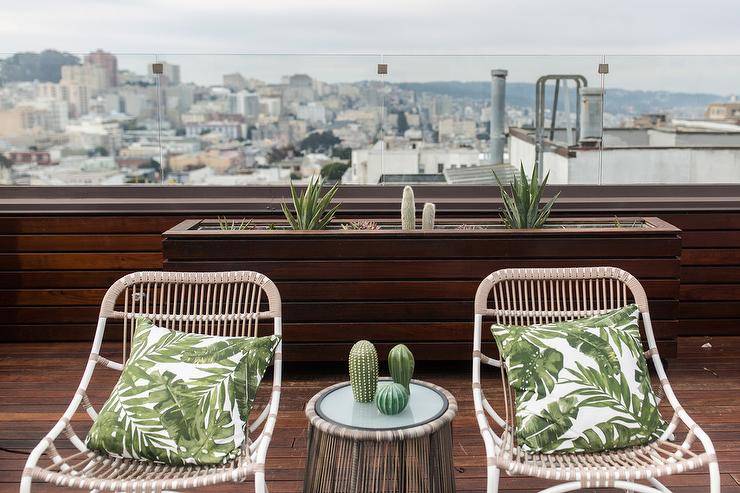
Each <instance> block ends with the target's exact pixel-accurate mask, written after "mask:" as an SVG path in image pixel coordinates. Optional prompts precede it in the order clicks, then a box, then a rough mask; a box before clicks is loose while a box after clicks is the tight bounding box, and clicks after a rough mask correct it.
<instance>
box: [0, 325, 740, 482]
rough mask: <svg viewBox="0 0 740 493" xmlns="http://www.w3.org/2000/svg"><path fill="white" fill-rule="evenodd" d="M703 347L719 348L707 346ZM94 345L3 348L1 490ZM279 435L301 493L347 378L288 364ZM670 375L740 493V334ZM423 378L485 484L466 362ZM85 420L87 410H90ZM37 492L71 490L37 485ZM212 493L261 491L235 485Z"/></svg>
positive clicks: (698, 352) (97, 388) (683, 360)
mask: <svg viewBox="0 0 740 493" xmlns="http://www.w3.org/2000/svg"><path fill="white" fill-rule="evenodd" d="M705 342H710V343H711V344H712V346H713V347H712V348H711V349H701V348H700V347H701V345H702V344H704V343H705ZM88 351H89V345H88V344H85V343H22V344H21V343H18V344H0V493H6V492H14V491H18V480H19V477H20V471H21V469H22V467H23V464H24V462H25V458H26V457H25V453H26V452H28V451H29V450H30V449H31V448H32V447H33V446H34V445H35V444H36V443H37V442H38V440H39V439H40V438H41V437H42V436H43V435H44V434H45V433H46V432H47V431H48V430H49V429H50V427H51V426H52V424H53V423H54V421H55V420H56V419H57V418H58V417H59V416H60V415H61V413H62V412H63V411H64V409H65V408H66V406H67V403H68V402H69V400H70V399H71V397H72V395H73V393H74V390H75V389H76V387H77V384H78V380H79V377H80V376H81V374H82V369H83V367H84V364H85V361H86V359H87V354H88ZM110 354H113V355H115V350H114V351H113V352H112V353H110ZM284 373H285V378H284V381H283V395H282V399H281V406H280V415H279V416H280V417H279V419H278V425H277V432H276V433H275V437H274V439H273V443H272V445H271V447H270V453H269V455H268V485H269V487H270V491H271V492H273V493H281V492H286V493H287V492H298V491H301V487H302V479H303V467H304V459H305V454H306V420H305V417H304V414H303V407H304V405H305V404H306V401H307V400H308V399H310V398H311V396H312V395H313V394H314V393H316V392H317V391H319V390H320V389H321V388H323V387H325V386H328V385H330V384H332V383H335V382H337V381H340V380H345V379H346V376H345V372H344V369H343V368H341V367H339V366H316V365H313V366H305V365H297V364H294V365H290V364H289V365H287V366H286V368H285V372H284ZM668 374H669V378H670V380H671V382H672V383H673V386H674V389H675V390H676V393H677V395H678V397H679V399H681V401H682V403H683V405H684V407H685V408H686V410H687V411H688V412H689V413H690V414H691V415H692V416H693V417H694V419H695V420H696V421H697V422H699V423H700V424H701V425H702V427H703V428H704V429H705V430H706V431H707V432H708V433H709V435H710V436H711V437H712V438H713V440H714V443H715V446H716V448H717V450H718V457H719V461H720V470H721V473H722V491H723V493H740V338H730V337H725V338H681V339H679V345H678V358H677V359H675V360H671V361H670V365H669V368H668ZM117 375H118V373H117V372H114V371H111V370H106V369H102V368H101V369H98V370H97V371H96V376H95V377H94V379H93V383H92V384H91V389H93V390H92V391H91V392H90V394H91V395H90V396H91V399H92V401H93V403H94V404H95V405H96V407H98V408H99V406H100V404H101V403H102V402H103V401H104V400H105V398H106V396H107V394H108V391H109V390H110V388H111V386H112V384H113V382H114V381H115V379H116V378H117ZM416 376H417V377H418V378H422V379H425V380H429V381H432V382H434V383H437V384H439V385H442V386H443V387H445V388H447V389H448V390H450V392H452V393H453V394H454V395H455V396H456V398H457V400H458V403H459V406H460V411H459V414H458V416H457V418H456V419H455V421H454V423H453V425H454V428H453V429H454V440H455V466H456V475H457V488H458V491H460V492H473V491H476V492H479V491H484V488H485V467H484V466H485V458H484V450H483V442H482V439H481V438H480V435H479V434H478V430H477V426H476V424H475V420H474V417H473V404H472V394H471V390H470V370H469V365H468V364H459V365H450V364H445V365H440V364H437V363H434V362H420V364H419V365H418V368H417V373H416ZM496 377H497V374H496V373H494V372H493V371H492V372H491V373H490V374H489V378H488V384H487V385H486V384H485V383H484V387H485V388H486V389H487V394H488V395H489V396H490V398H491V400H492V402H496V397H498V396H500V391H499V390H498V389H499V387H498V384H499V381H498V380H497V379H496ZM83 414H84V413H83ZM83 414H81V415H80V419H79V420H77V421H76V422H75V429H76V430H77V431H78V433H80V434H81V435H84V433H85V432H86V431H87V426H88V423H89V420H88V419H86V415H83ZM665 482H666V484H667V485H668V486H669V487H670V488H671V489H672V490H673V491H674V492H676V493H682V492H685V493H688V492H692V493H693V492H702V491H708V477H707V474H706V471H705V470H701V471H697V472H693V473H689V474H684V475H681V476H674V477H672V478H668V479H667V480H666V481H665ZM546 486H547V482H546V481H542V480H539V479H528V478H518V477H504V479H503V480H502V491H516V492H525V491H532V490H539V489H542V488H544V487H546ZM33 491H36V492H44V493H46V492H51V491H63V490H62V489H60V488H55V487H53V486H48V485H45V484H41V483H35V484H34V488H33ZM208 491H210V492H216V491H218V492H227V491H228V492H237V491H239V492H244V491H253V488H252V486H251V485H250V484H249V483H247V484H246V485H235V486H228V487H218V488H210V489H208ZM339 493H341V492H339Z"/></svg>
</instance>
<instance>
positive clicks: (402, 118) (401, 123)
mask: <svg viewBox="0 0 740 493" xmlns="http://www.w3.org/2000/svg"><path fill="white" fill-rule="evenodd" d="M408 129H409V122H408V121H407V120H406V113H405V112H403V111H399V112H398V135H400V136H403V134H404V133H406V130H408Z"/></svg>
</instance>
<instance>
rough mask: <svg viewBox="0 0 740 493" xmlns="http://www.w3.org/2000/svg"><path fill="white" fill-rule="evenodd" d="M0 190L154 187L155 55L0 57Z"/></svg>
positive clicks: (157, 173)
mask: <svg viewBox="0 0 740 493" xmlns="http://www.w3.org/2000/svg"><path fill="white" fill-rule="evenodd" d="M0 59H2V62H0V63H2V70H1V71H0V73H1V74H2V85H0V183H1V184H5V185H123V184H132V183H159V182H160V180H161V177H162V174H161V165H160V163H161V149H160V128H159V119H158V117H157V110H158V96H157V88H156V81H155V79H154V77H153V76H152V75H151V73H150V70H151V66H152V63H153V62H154V61H155V57H154V56H153V55H121V54H111V53H107V52H101V51H97V52H92V53H61V52H54V51H46V52H42V53H40V54H39V53H23V54H17V55H13V54H7V55H0Z"/></svg>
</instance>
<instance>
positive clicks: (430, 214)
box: [421, 202, 437, 229]
mask: <svg viewBox="0 0 740 493" xmlns="http://www.w3.org/2000/svg"><path fill="white" fill-rule="evenodd" d="M436 212H437V208H436V207H435V206H434V204H432V203H431V202H427V203H426V204H424V210H423V211H422V213H421V229H434V216H435V214H436Z"/></svg>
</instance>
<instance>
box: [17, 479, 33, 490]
mask: <svg viewBox="0 0 740 493" xmlns="http://www.w3.org/2000/svg"><path fill="white" fill-rule="evenodd" d="M32 481H33V479H32V478H31V476H23V477H22V478H21V484H20V493H31V482H32Z"/></svg>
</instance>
